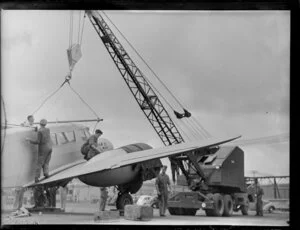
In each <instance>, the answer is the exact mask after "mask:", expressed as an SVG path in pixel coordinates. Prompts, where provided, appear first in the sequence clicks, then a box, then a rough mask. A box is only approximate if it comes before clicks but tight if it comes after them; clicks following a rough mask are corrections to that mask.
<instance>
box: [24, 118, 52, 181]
mask: <svg viewBox="0 0 300 230" xmlns="http://www.w3.org/2000/svg"><path fill="white" fill-rule="evenodd" d="M46 125H47V120H46V119H42V120H41V121H40V126H41V127H40V129H39V130H38V132H37V140H31V139H29V138H26V140H27V141H29V142H30V143H31V144H35V145H38V161H37V165H36V170H35V182H38V181H39V177H40V174H41V170H42V168H43V173H44V176H45V177H46V178H47V177H49V162H50V159H51V153H52V145H53V144H52V140H51V136H50V130H49V129H48V128H46Z"/></svg>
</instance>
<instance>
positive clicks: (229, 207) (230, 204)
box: [223, 195, 233, 216]
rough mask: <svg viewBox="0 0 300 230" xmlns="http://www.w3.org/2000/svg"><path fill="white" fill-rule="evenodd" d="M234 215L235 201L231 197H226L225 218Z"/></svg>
mask: <svg viewBox="0 0 300 230" xmlns="http://www.w3.org/2000/svg"><path fill="white" fill-rule="evenodd" d="M232 213H233V201H232V198H231V196H230V195H225V196H224V213H223V216H231V215H232Z"/></svg>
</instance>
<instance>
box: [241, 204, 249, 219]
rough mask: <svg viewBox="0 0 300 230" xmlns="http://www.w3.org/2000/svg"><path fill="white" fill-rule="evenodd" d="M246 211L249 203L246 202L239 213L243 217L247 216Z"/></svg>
mask: <svg viewBox="0 0 300 230" xmlns="http://www.w3.org/2000/svg"><path fill="white" fill-rule="evenodd" d="M248 210H249V202H248V201H247V202H246V204H243V205H242V207H241V212H242V214H243V215H244V216H247V215H248Z"/></svg>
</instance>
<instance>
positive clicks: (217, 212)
mask: <svg viewBox="0 0 300 230" xmlns="http://www.w3.org/2000/svg"><path fill="white" fill-rule="evenodd" d="M213 201H214V209H213V213H214V216H222V215H223V212H224V200H223V196H222V195H221V194H220V193H215V194H214V195H213Z"/></svg>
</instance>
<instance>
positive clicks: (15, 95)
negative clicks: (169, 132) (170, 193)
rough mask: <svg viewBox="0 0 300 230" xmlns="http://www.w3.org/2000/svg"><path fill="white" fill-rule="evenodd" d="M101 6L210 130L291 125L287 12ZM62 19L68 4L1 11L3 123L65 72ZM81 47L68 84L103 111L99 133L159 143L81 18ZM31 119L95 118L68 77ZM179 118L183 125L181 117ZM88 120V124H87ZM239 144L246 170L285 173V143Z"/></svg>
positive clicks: (250, 132)
mask: <svg viewBox="0 0 300 230" xmlns="http://www.w3.org/2000/svg"><path fill="white" fill-rule="evenodd" d="M106 14H107V15H108V16H109V17H110V19H111V20H112V21H113V22H114V24H115V25H117V26H118V28H119V29H120V30H121V32H122V33H123V34H124V35H125V36H126V38H127V39H128V40H129V41H130V42H131V44H133V46H134V47H135V49H137V50H138V51H139V53H140V54H141V56H142V57H143V58H144V59H145V60H146V61H147V63H148V64H149V65H150V66H151V68H152V69H153V70H154V71H155V72H156V73H157V75H158V76H159V78H160V79H161V80H162V81H163V82H164V83H165V84H166V85H167V87H168V88H169V89H170V90H171V91H172V93H173V94H174V95H175V96H176V97H177V99H179V101H180V102H182V104H184V105H185V106H187V109H188V110H189V111H190V112H191V113H192V115H193V116H194V117H195V118H196V119H197V121H198V122H199V123H200V124H201V125H202V126H203V127H204V128H205V129H206V130H207V131H208V132H209V133H210V134H211V135H213V136H216V137H218V136H224V135H236V134H240V135H242V138H243V139H252V138H259V137H264V136H271V135H277V134H282V133H288V132H289V103H290V98H289V86H290V85H289V83H290V81H289V79H290V77H289V76H290V75H289V71H290V68H289V63H290V60H289V55H290V14H289V12H288V11H257V12H255V11H251V12H246V11H242V12H238V11H234V12H230V11H189V12H176V11H170V12H163V11H158V12H155V11H148V12H145V11H140V12H138V11H106ZM82 15H83V13H82V14H81V16H82ZM78 16H79V12H78V11H76V12H74V19H75V21H74V38H73V40H74V41H75V42H77V39H78V38H77V37H78V35H77V30H78V24H79V23H78V19H79V17H78ZM69 19H70V12H69V11H49V10H45V11H41V10H34V11H27V10H22V11H17V10H11V11H3V12H2V18H1V40H2V44H1V46H2V49H1V50H2V54H1V55H2V57H1V61H2V63H1V65H2V72H1V80H2V84H1V85H2V89H1V90H2V96H3V98H4V102H5V105H6V115H7V120H8V122H9V123H16V124H20V123H21V122H23V121H24V120H25V119H26V116H27V115H28V114H31V113H32V112H33V111H34V110H35V109H36V108H37V107H38V106H39V105H40V104H41V102H42V101H43V100H44V99H45V98H46V97H47V96H48V95H49V94H50V93H51V92H53V91H54V90H55V89H57V88H58V87H59V85H60V84H61V83H62V82H63V81H64V77H65V76H66V74H67V73H68V59H67V54H66V50H67V48H68V46H69V23H70V21H69ZM109 25H110V24H109ZM111 28H112V30H113V31H114V32H115V35H116V36H117V37H118V38H119V40H120V41H121V43H122V45H123V46H124V47H125V49H126V50H127V52H128V53H129V55H130V56H131V57H132V59H133V60H134V61H135V63H136V64H137V66H138V67H139V68H140V69H141V71H142V72H143V73H144V74H145V75H146V76H147V78H148V79H150V80H151V82H152V83H153V84H154V85H155V86H156V87H157V88H158V89H160V92H161V93H162V94H163V95H164V96H165V97H166V98H167V99H168V101H169V103H171V104H172V105H174V106H175V108H178V110H179V107H178V106H177V104H175V102H174V100H172V99H171V97H170V96H169V95H168V94H167V92H166V91H165V90H163V89H162V87H161V85H159V82H158V81H157V80H156V79H155V78H154V77H153V75H152V74H151V72H150V71H149V70H147V68H146V66H145V65H144V64H143V63H142V62H141V61H140V60H139V59H138V58H137V55H135V54H134V53H133V52H132V49H131V48H129V46H128V44H126V43H125V41H124V39H122V38H121V37H120V36H119V33H117V32H116V30H115V28H114V27H111ZM81 50H82V54H83V56H82V58H81V60H80V61H79V62H78V63H77V65H76V66H75V70H74V71H73V78H72V80H71V85H72V87H73V88H75V89H76V90H77V91H78V92H79V93H80V95H81V96H82V97H83V98H84V99H85V100H86V101H87V102H88V103H89V105H90V106H91V107H92V108H93V109H94V110H95V111H96V112H97V114H98V115H99V117H100V118H103V119H104V121H103V122H102V123H100V125H99V126H98V128H101V129H102V130H103V131H104V137H105V138H107V139H109V140H110V141H111V142H112V143H113V144H114V146H115V147H119V146H121V145H126V144H130V143H134V142H145V143H148V144H150V145H152V146H153V147H161V146H163V143H162V142H161V141H160V139H159V138H158V136H157V134H156V132H155V131H154V130H153V128H152V126H151V125H150V123H149V122H148V121H147V119H146V118H145V116H144V114H143V113H142V111H141V110H140V109H139V107H138V105H137V103H136V101H135V99H134V97H133V96H132V95H131V93H130V91H129V89H128V87H127V85H126V84H125V82H124V80H123V79H122V77H121V75H120V73H119V71H118V70H117V68H116V66H115V65H114V63H113V61H112V60H111V58H110V56H109V55H108V53H107V51H106V49H105V47H104V45H103V43H102V42H101V40H100V38H99V37H98V34H97V33H96V31H95V30H94V28H93V27H92V25H91V23H90V21H89V19H88V18H86V19H85V26H84V33H83V40H82V47H81ZM162 102H164V101H162ZM164 105H165V106H166V108H167V109H168V111H169V114H170V115H171V116H172V119H173V120H176V119H175V117H174V116H173V112H172V111H171V110H169V108H168V107H167V105H166V104H164ZM179 112H181V111H180V110H179ZM35 118H36V121H39V120H40V119H42V118H47V119H48V120H56V119H58V120H67V119H69V120H73V119H92V118H95V117H94V115H93V114H92V113H91V112H90V111H89V110H88V108H87V107H86V106H85V105H84V104H82V102H81V101H80V100H79V99H78V97H77V96H76V95H75V94H74V93H73V92H72V91H70V89H69V88H68V87H67V86H66V87H64V88H62V90H60V91H59V92H58V93H57V94H56V95H55V96H54V97H53V98H51V99H50V100H49V101H48V102H47V103H46V104H45V105H44V106H43V107H42V109H41V110H40V111H39V112H37V113H36V114H35ZM176 124H177V125H178V126H180V127H181V126H182V124H186V123H184V122H183V121H176ZM89 125H90V126H91V128H93V125H94V124H93V123H92V124H89ZM188 134H189V135H190V133H188ZM192 137H193V136H192V135H191V136H190V138H185V139H186V141H188V140H189V139H192ZM241 148H242V149H243V150H244V152H245V173H246V175H247V174H248V175H250V174H251V173H250V171H251V170H257V171H258V172H261V173H262V174H264V175H289V142H284V143H279V144H272V145H270V144H269V145H263V144H257V145H251V146H242V147H241ZM163 162H164V163H167V160H163Z"/></svg>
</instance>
